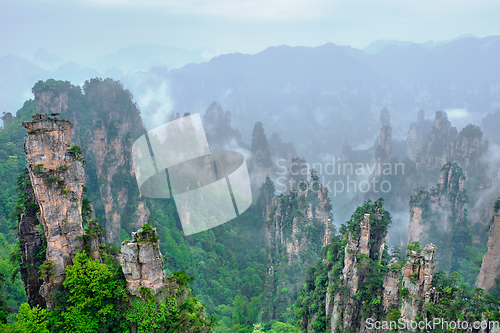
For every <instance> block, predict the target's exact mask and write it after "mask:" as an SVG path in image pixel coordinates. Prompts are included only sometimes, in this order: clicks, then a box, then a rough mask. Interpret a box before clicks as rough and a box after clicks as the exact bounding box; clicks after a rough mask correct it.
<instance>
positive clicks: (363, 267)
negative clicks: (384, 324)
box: [327, 206, 392, 332]
mask: <svg viewBox="0 0 500 333" xmlns="http://www.w3.org/2000/svg"><path fill="white" fill-rule="evenodd" d="M382 219H383V214H382V212H381V211H380V208H379V207H378V206H375V207H374V211H373V212H372V213H365V214H364V216H363V218H362V219H361V220H360V221H358V222H357V223H358V226H352V229H351V231H350V232H349V234H348V239H347V244H346V247H345V254H344V263H343V264H344V266H343V269H342V274H341V276H340V281H339V282H338V288H337V289H338V291H337V292H336V293H335V296H334V298H333V307H332V312H331V321H330V326H331V332H337V331H340V332H344V331H346V330H347V329H350V330H353V331H356V330H359V331H363V330H364V326H365V323H364V321H363V320H362V308H363V304H362V302H360V301H359V299H358V298H357V297H355V296H354V295H356V294H357V293H358V291H359V290H360V286H361V285H363V284H364V281H365V277H366V275H367V272H368V266H369V264H370V259H371V260H376V261H379V262H380V260H381V259H382V255H383V253H384V248H385V236H386V234H387V229H382V230H373V225H376V224H377V222H378V221H380V222H381V221H382ZM372 224H373V225H372ZM382 294H385V295H391V296H390V297H392V294H391V293H390V292H389V290H387V291H386V292H383V293H382ZM379 300H380V301H381V302H382V303H383V301H382V300H381V297H379ZM327 314H328V313H327Z"/></svg>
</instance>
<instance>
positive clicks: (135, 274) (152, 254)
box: [120, 224, 166, 297]
mask: <svg viewBox="0 0 500 333" xmlns="http://www.w3.org/2000/svg"><path fill="white" fill-rule="evenodd" d="M120 261H121V264H122V270H123V274H124V275H125V279H126V280H127V284H128V286H127V289H128V291H129V293H130V294H131V295H133V296H138V297H140V296H142V294H141V288H148V289H149V290H151V291H152V292H153V293H154V294H158V293H159V292H160V291H162V290H165V289H166V286H165V284H164V279H165V271H164V270H163V257H162V255H161V252H160V247H159V244H158V235H157V234H156V229H155V228H152V227H151V226H150V225H149V224H145V225H144V226H143V227H142V228H141V229H139V230H138V231H137V232H133V233H132V240H131V241H124V242H123V243H122V245H121V250H120Z"/></svg>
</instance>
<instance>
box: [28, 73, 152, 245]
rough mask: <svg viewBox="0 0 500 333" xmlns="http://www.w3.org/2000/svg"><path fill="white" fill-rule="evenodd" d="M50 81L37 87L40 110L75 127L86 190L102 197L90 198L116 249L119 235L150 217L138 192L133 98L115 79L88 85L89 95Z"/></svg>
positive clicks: (138, 125) (136, 120) (139, 126)
mask: <svg viewBox="0 0 500 333" xmlns="http://www.w3.org/2000/svg"><path fill="white" fill-rule="evenodd" d="M52 81H53V80H52ZM52 81H51V80H48V81H47V82H45V83H44V82H41V81H40V82H39V83H37V84H36V85H35V86H34V87H33V92H34V93H35V102H36V105H37V109H38V110H40V111H41V112H46V113H51V112H56V113H61V116H60V117H61V118H63V117H64V118H65V119H68V120H70V121H71V122H72V123H73V125H74V129H73V139H74V142H76V143H77V144H78V145H80V146H81V147H82V149H83V151H84V154H85V156H86V159H87V170H86V174H87V178H86V180H85V185H86V187H87V188H89V189H90V191H94V192H98V193H90V194H89V195H90V196H92V197H93V199H94V200H93V203H94V205H95V209H94V210H95V212H96V213H97V215H98V217H100V218H101V221H100V222H101V223H103V224H105V226H106V238H107V240H108V241H109V242H111V243H115V244H116V243H117V242H118V238H119V236H120V233H122V234H125V235H126V232H127V231H132V230H135V229H136V228H138V227H140V226H142V225H143V224H144V223H146V221H147V219H148V217H149V215H150V212H149V210H148V208H147V206H146V203H145V200H144V198H139V193H138V190H137V189H136V188H135V187H134V184H135V177H134V171H133V166H132V154H131V147H132V144H133V140H134V139H135V138H137V137H139V136H140V135H142V134H143V133H144V132H145V129H144V127H143V125H142V120H141V118H140V113H139V110H138V109H137V106H136V105H135V104H134V103H133V102H132V100H131V99H132V96H131V94H130V92H128V91H127V90H125V89H124V88H123V86H122V85H121V84H120V83H119V82H116V81H113V80H111V79H106V80H100V79H92V80H89V81H87V82H86V83H85V84H84V86H83V90H84V92H85V95H83V94H82V91H81V89H80V88H79V87H75V86H72V85H71V84H70V83H69V82H61V81H54V82H52ZM68 96H69V98H68ZM96 196H97V197H100V200H96V199H97V198H96ZM122 230H123V232H122Z"/></svg>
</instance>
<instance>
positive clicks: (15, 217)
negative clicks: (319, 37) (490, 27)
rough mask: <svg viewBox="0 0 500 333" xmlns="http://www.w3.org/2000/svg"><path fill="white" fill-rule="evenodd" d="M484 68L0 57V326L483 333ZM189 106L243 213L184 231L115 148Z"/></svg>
mask: <svg viewBox="0 0 500 333" xmlns="http://www.w3.org/2000/svg"><path fill="white" fill-rule="evenodd" d="M146 51H147V52H146ZM499 53H500V36H489V37H485V38H476V37H469V36H463V37H462V38H457V39H455V40H450V41H447V42H443V43H433V44H429V43H427V44H423V43H421V44H417V43H408V44H407V43H396V42H389V41H378V42H374V43H373V44H372V45H370V47H367V48H366V49H364V50H362V49H356V48H353V47H350V46H338V45H335V44H333V43H328V44H325V45H322V46H318V47H302V46H296V47H290V46H285V45H283V46H276V47H269V48H267V49H265V50H263V51H261V52H259V53H256V54H253V55H250V54H241V53H229V54H222V55H218V56H214V54H212V50H209V49H200V50H197V51H189V52H188V51H186V50H181V49H173V48H165V47H159V46H152V45H142V46H141V45H135V46H131V47H129V48H125V49H121V50H120V51H119V52H118V53H116V54H110V55H108V56H102V57H100V58H98V59H94V61H93V62H89V63H87V64H86V65H85V66H83V67H82V66H81V65H77V64H75V63H66V64H64V63H63V61H62V60H61V58H58V57H57V56H55V55H53V54H49V53H48V52H46V51H45V50H39V51H37V53H36V54H34V55H33V56H31V58H29V57H28V58H23V57H20V56H5V57H2V58H0V68H4V69H5V71H4V72H3V73H4V74H2V78H8V79H6V80H1V81H0V88H1V89H0V91H1V93H0V106H1V107H2V110H0V112H1V113H2V117H1V119H2V122H3V123H2V127H0V332H220V333H226V332H248V333H250V332H272V333H292V332H368V331H372V330H373V331H378V332H390V331H400V332H406V331H411V329H412V328H413V327H409V326H405V327H391V326H390V324H387V325H389V326H383V323H384V322H385V323H390V322H393V323H412V322H416V323H419V322H422V321H425V320H430V321H432V320H433V319H434V318H439V319H440V320H441V321H448V322H453V323H455V322H456V321H457V320H460V321H462V322H466V323H470V326H468V327H463V326H462V327H450V326H449V325H448V326H446V327H445V326H443V325H439V327H438V326H436V327H434V328H433V331H436V332H451V331H464V332H465V331H467V329H468V328H471V330H469V331H474V332H498V331H499V328H498V322H499V321H500V312H499V309H500V282H499V281H500V280H499V278H500V241H499V239H500V130H499V125H500V81H499V78H500V76H499V73H500V63H499V61H498V54H499ZM92 66H94V67H92ZM20 68H22V71H20V70H19V69H20ZM26 90H28V92H27V91H26ZM16 110H17V111H16ZM198 113H199V114H200V116H201V120H202V124H203V128H204V131H205V133H206V138H207V141H208V144H209V146H210V150H211V152H212V153H213V152H215V151H236V152H239V153H241V154H242V155H243V156H244V157H245V161H246V162H245V163H246V165H247V167H248V171H249V179H250V183H251V189H252V204H251V206H250V207H249V208H248V209H247V210H246V211H244V212H243V213H241V214H239V215H238V216H237V217H236V218H234V219H231V220H230V221H229V222H227V223H223V224H221V225H219V226H217V227H214V228H211V229H208V230H205V231H202V232H199V233H195V234H192V235H188V236H186V235H185V233H184V231H183V225H182V223H181V218H180V216H179V213H178V208H179V207H176V203H175V202H174V199H172V198H169V199H162V198H150V197H148V196H146V195H144V193H142V194H141V192H140V190H139V188H138V184H137V180H136V170H137V169H134V161H133V156H132V155H133V153H132V149H133V148H132V147H133V144H134V142H136V140H138V139H139V138H140V137H141V136H143V135H144V134H145V133H147V132H148V131H151V130H153V129H154V128H155V127H157V126H160V125H162V124H164V123H167V122H170V121H176V120H182V119H183V118H184V117H187V116H189V115H193V114H198ZM169 172H170V170H169ZM203 205H204V203H203V202H200V203H199V206H200V207H202V208H203V209H204V206H203ZM235 205H236V203H235ZM474 322H481V323H484V324H485V325H486V326H487V328H481V327H477V328H476V327H472V323H474ZM371 323H377V325H378V326H377V325H375V324H373V325H372V324H371ZM468 325H469V324H468ZM495 325H497V326H496V328H495V327H494V326H495ZM418 329H420V330H421V331H424V329H421V328H418Z"/></svg>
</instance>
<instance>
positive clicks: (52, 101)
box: [35, 90, 68, 114]
mask: <svg viewBox="0 0 500 333" xmlns="http://www.w3.org/2000/svg"><path fill="white" fill-rule="evenodd" d="M35 103H36V109H37V110H39V111H40V112H42V113H47V114H51V113H62V112H63V111H65V110H67V109H68V91H67V90H62V91H57V90H45V91H40V92H37V93H35Z"/></svg>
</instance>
